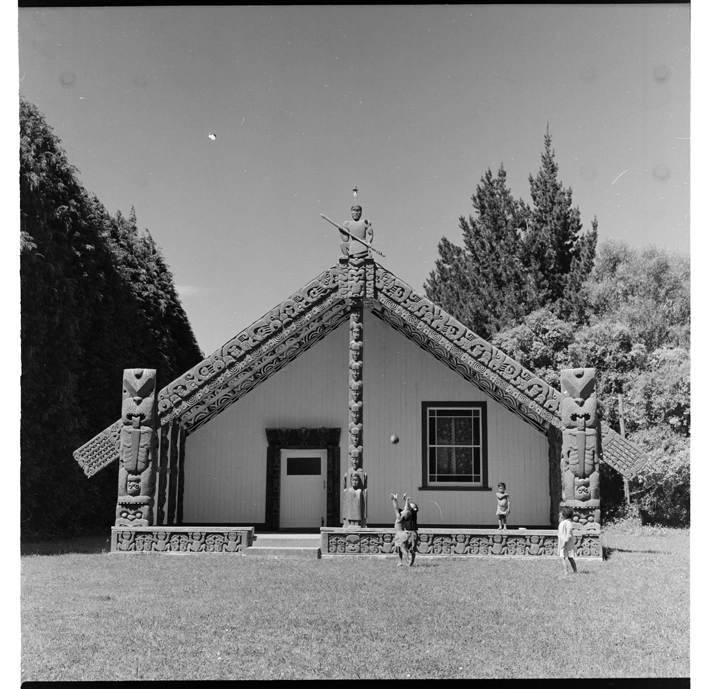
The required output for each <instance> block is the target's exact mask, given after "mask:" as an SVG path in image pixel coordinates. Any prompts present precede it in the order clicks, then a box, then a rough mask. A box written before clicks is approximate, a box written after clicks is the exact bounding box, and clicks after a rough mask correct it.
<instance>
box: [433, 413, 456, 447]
mask: <svg viewBox="0 0 711 689" xmlns="http://www.w3.org/2000/svg"><path fill="white" fill-rule="evenodd" d="M435 442H436V443H437V445H452V444H454V426H453V424H452V419H448V418H445V417H440V418H438V419H437V435H436V436H435Z"/></svg>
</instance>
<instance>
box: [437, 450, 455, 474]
mask: <svg viewBox="0 0 711 689" xmlns="http://www.w3.org/2000/svg"><path fill="white" fill-rule="evenodd" d="M437 473H438V474H453V473H454V448H453V447H438V448H437Z"/></svg>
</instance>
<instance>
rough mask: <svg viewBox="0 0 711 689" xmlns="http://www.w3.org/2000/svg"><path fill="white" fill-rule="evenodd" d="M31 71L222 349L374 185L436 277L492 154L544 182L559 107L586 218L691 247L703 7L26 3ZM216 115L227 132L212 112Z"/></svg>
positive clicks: (319, 261)
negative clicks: (693, 87)
mask: <svg viewBox="0 0 711 689" xmlns="http://www.w3.org/2000/svg"><path fill="white" fill-rule="evenodd" d="M18 19H19V21H18V23H19V77H20V80H21V81H20V93H21V94H22V95H23V96H25V97H26V98H28V99H29V100H30V101H32V102H33V103H35V104H36V105H37V106H38V107H39V109H40V111H41V112H42V113H43V114H44V115H45V117H46V118H47V121H48V122H49V124H50V125H51V126H52V127H53V128H54V130H55V133H56V134H57V135H58V136H59V138H60V139H61V140H62V143H63V147H64V149H65V150H66V152H67V155H68V158H69V160H70V162H71V163H73V164H74V165H75V166H76V167H77V168H78V169H79V171H80V179H81V182H82V184H83V185H84V186H85V187H86V188H87V189H88V190H89V191H91V192H94V193H95V194H96V195H97V196H98V198H99V199H100V200H101V201H102V203H103V204H104V205H105V206H106V207H107V209H108V210H109V211H110V212H112V213H114V212H116V211H117V210H121V211H122V212H124V213H128V212H129V210H130V208H131V206H134V207H135V209H136V213H137V216H138V223H139V227H141V228H143V227H146V228H148V229H149V230H150V232H151V234H152V235H153V237H154V238H155V240H156V241H157V242H158V244H159V246H160V247H161V249H162V250H163V253H164V254H165V257H166V260H167V262H168V264H169V266H170V268H171V270H172V272H173V274H174V276H175V281H176V284H177V285H178V289H179V292H180V295H181V299H182V301H183V305H184V307H185V309H186V311H187V314H188V317H189V319H190V322H191V323H192V325H193V329H194V331H195V334H196V336H197V338H198V343H199V345H200V347H201V348H202V349H203V351H204V352H205V353H206V354H209V353H210V352H212V351H213V350H214V349H216V348H217V347H219V346H220V345H221V344H223V343H224V342H225V341H226V340H228V339H229V338H231V337H233V336H234V335H235V334H237V333H238V332H239V331H240V330H242V329H243V328H244V327H246V326H247V325H249V324H250V323H252V322H253V321H254V320H256V319H257V318H259V317H260V316H262V315H263V314H264V313H265V312H267V311H268V310H270V309H271V308H273V307H274V306H276V305H277V304H279V303H280V302H281V301H282V300H283V299H285V298H286V297H288V296H289V295H291V294H292V293H293V292H294V291H296V290H297V289H299V288H300V287H302V286H303V285H304V284H305V283H306V282H308V281H309V280H310V279H312V278H313V277H315V276H316V275H318V273H320V272H321V271H322V270H324V269H325V268H327V267H329V266H331V265H333V264H334V263H335V262H336V261H337V258H338V256H339V254H340V250H339V237H338V233H337V231H336V230H335V229H334V228H333V227H331V226H330V225H328V224H327V223H326V222H325V221H324V220H322V219H321V218H320V217H319V214H320V213H324V214H326V215H328V216H329V217H331V218H333V219H334V220H337V221H343V220H345V219H347V218H349V215H350V214H349V208H350V205H351V203H352V200H353V196H352V192H351V190H352V188H353V186H354V185H357V186H358V189H359V201H360V203H361V204H362V205H363V208H364V216H365V217H366V218H367V219H369V220H370V221H371V222H372V223H373V225H374V228H375V246H376V247H378V248H379V249H380V250H381V251H383V252H384V253H385V254H386V258H383V259H380V258H378V260H379V261H380V262H381V263H382V264H383V265H384V266H385V267H387V268H388V269H390V270H392V271H393V272H395V273H396V274H397V275H398V276H399V277H401V278H402V279H404V280H405V281H407V282H409V283H410V284H411V285H412V286H413V287H414V288H415V289H421V288H422V285H423V283H424V281H425V279H426V278H427V276H428V275H429V273H430V271H431V270H432V269H433V268H434V262H435V259H436V257H437V243H438V241H439V239H440V238H441V237H442V236H443V235H444V236H447V237H448V238H449V239H450V240H452V241H454V242H456V243H461V232H460V230H459V223H458V218H459V216H460V215H469V214H470V213H473V209H472V206H471V200H470V199H471V196H472V193H473V192H474V189H475V186H476V184H477V183H478V182H479V180H480V178H481V176H482V175H483V174H484V173H485V171H486V169H487V168H489V167H491V168H493V169H494V170H495V169H497V168H498V167H499V165H500V164H502V163H503V165H504V167H505V169H506V171H507V173H508V180H509V183H510V186H511V188H512V190H513V193H514V195H515V196H517V197H518V196H520V197H523V198H524V199H525V200H530V196H529V187H528V175H529V174H535V173H536V171H537V170H538V167H539V162H540V154H541V150H542V148H543V135H544V132H545V128H546V122H548V123H549V124H550V131H551V134H552V136H553V146H554V149H555V153H556V159H557V161H558V163H559V166H560V172H559V178H560V179H561V180H562V181H563V183H564V184H565V185H566V186H570V187H572V189H573V202H574V204H575V205H577V206H579V208H580V211H581V215H582V219H583V222H584V227H585V229H588V228H589V227H590V222H591V220H592V219H593V217H594V216H597V218H598V220H599V232H600V237H601V239H606V238H613V237H614V238H619V239H623V240H625V241H627V242H628V243H630V244H631V245H633V246H635V247H642V246H645V245H648V244H655V245H657V246H661V247H665V248H669V249H673V250H677V251H680V252H683V253H686V254H688V253H689V250H690V249H689V222H690V216H689V210H690V209H689V164H690V161H689V143H690V142H689V138H690V109H689V101H690V53H689V42H690V41H689V35H690V10H689V5H684V4H658V5H638V4H634V5H517V6H512V5H471V6H466V5H456V6H451V7H445V6H412V7H408V6H385V7H375V6H368V7H359V6H345V7H343V6H341V7H337V6H330V7H294V6H287V7H121V8H61V9H20V10H19V17H18ZM210 134H214V135H215V139H214V140H213V139H211V138H210V137H209V136H208V135H210Z"/></svg>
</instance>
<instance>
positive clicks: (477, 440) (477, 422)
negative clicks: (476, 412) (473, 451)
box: [472, 419, 481, 445]
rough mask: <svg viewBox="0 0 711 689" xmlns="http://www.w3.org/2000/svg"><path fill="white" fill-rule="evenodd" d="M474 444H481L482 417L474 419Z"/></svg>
mask: <svg viewBox="0 0 711 689" xmlns="http://www.w3.org/2000/svg"><path fill="white" fill-rule="evenodd" d="M473 431H474V433H473V437H472V445H481V419H474V428H473Z"/></svg>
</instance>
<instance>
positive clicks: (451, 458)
mask: <svg viewBox="0 0 711 689" xmlns="http://www.w3.org/2000/svg"><path fill="white" fill-rule="evenodd" d="M422 436H423V437H422V450H423V461H422V465H423V466H422V473H423V476H422V487H423V488H437V490H442V489H445V490H446V489H452V490H466V489H469V490H487V489H488V485H487V462H486V459H487V458H486V403H485V402H423V403H422Z"/></svg>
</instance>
